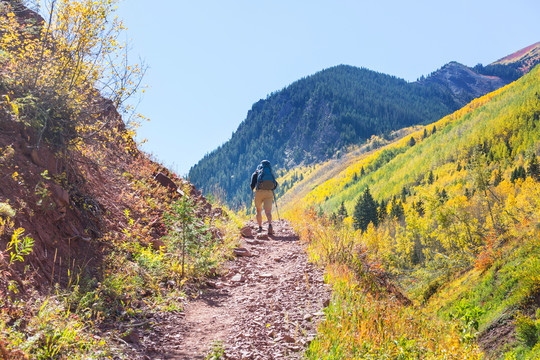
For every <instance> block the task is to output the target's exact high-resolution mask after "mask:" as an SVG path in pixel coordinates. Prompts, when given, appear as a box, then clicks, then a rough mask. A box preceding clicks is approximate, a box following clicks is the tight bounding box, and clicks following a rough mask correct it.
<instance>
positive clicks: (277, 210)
mask: <svg viewBox="0 0 540 360" xmlns="http://www.w3.org/2000/svg"><path fill="white" fill-rule="evenodd" d="M272 194H273V195H274V202H275V203H276V212H277V218H278V220H280V219H279V209H278V206H277V200H276V193H275V192H274V190H272Z"/></svg>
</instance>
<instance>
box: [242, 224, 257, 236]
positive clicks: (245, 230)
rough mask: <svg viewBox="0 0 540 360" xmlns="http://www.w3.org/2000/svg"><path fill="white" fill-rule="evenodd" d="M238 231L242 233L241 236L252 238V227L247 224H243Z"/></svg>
mask: <svg viewBox="0 0 540 360" xmlns="http://www.w3.org/2000/svg"><path fill="white" fill-rule="evenodd" d="M240 233H241V234H242V236H243V237H247V238H252V237H253V236H254V233H253V229H252V228H250V227H249V226H244V227H243V228H242V229H241V230H240Z"/></svg>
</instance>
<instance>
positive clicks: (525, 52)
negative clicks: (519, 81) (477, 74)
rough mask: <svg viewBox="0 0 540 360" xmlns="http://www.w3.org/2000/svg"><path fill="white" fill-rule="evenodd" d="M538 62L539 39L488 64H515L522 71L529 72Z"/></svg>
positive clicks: (539, 56)
mask: <svg viewBox="0 0 540 360" xmlns="http://www.w3.org/2000/svg"><path fill="white" fill-rule="evenodd" d="M539 63H540V41H539V42H537V43H535V44H532V45H529V46H527V47H525V48H523V49H521V50H518V51H516V52H515V53H513V54H510V55H508V56H505V57H503V58H502V59H499V60H497V61H495V62H494V63H492V64H490V65H510V64H517V65H518V69H519V70H520V71H521V72H522V73H523V74H525V73H527V72H529V71H530V70H531V69H532V68H533V67H534V66H535V65H537V64H539Z"/></svg>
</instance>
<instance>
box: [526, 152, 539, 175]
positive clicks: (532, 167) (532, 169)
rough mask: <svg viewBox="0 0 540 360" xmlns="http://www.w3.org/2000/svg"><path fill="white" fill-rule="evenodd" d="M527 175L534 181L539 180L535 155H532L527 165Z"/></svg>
mask: <svg viewBox="0 0 540 360" xmlns="http://www.w3.org/2000/svg"><path fill="white" fill-rule="evenodd" d="M527 175H529V176H530V177H531V178H533V179H534V180H536V181H538V180H539V179H540V168H539V166H538V159H537V158H536V154H534V153H533V154H532V155H531V158H530V159H529V164H528V165H527Z"/></svg>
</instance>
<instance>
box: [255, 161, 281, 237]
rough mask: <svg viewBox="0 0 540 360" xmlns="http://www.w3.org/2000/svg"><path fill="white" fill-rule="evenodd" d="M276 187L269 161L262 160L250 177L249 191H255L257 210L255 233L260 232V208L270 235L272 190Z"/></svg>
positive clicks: (271, 231)
mask: <svg viewBox="0 0 540 360" xmlns="http://www.w3.org/2000/svg"><path fill="white" fill-rule="evenodd" d="M276 187H277V182H276V178H275V176H274V173H273V172H272V167H271V165H270V161H268V160H263V161H261V163H260V164H259V166H257V170H255V172H254V173H253V175H251V191H252V196H253V190H254V189H255V208H256V209H257V223H258V224H259V229H258V230H257V232H259V233H260V232H262V231H263V228H262V213H261V211H262V208H263V206H264V212H265V213H266V219H268V235H272V234H273V233H274V230H273V229H272V202H273V201H274V189H275V188H276Z"/></svg>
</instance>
